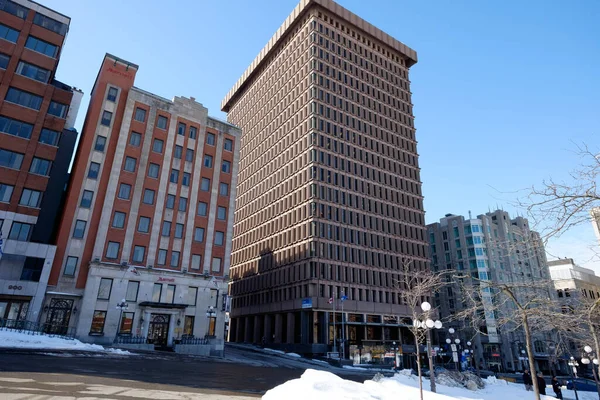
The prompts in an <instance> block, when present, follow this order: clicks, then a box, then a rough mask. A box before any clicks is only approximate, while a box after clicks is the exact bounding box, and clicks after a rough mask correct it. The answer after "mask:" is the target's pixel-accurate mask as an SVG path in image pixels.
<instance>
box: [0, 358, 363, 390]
mask: <svg viewBox="0 0 600 400" xmlns="http://www.w3.org/2000/svg"><path fill="white" fill-rule="evenodd" d="M307 368H314V369H322V370H329V371H332V372H334V369H333V368H332V367H329V366H328V365H319V364H316V363H314V364H307V363H306V362H304V361H302V360H298V359H292V358H289V357H280V356H276V355H270V354H264V353H259V352H252V351H248V350H245V349H239V348H227V349H226V358H225V359H218V358H210V357H194V356H185V355H179V354H175V353H151V354H133V355H128V356H119V355H112V354H97V353H84V352H75V353H72V352H34V351H18V350H12V351H0V393H3V395H2V399H5V398H6V397H4V393H12V394H15V395H17V394H19V390H25V389H23V388H29V389H27V391H25V392H23V393H29V395H31V394H33V393H37V392H36V391H35V390H38V391H41V392H39V393H38V394H43V393H48V395H49V396H50V395H52V396H58V395H59V394H57V393H56V390H57V389H60V390H62V391H63V392H60V393H61V394H60V395H61V396H69V397H70V398H74V399H76V398H79V397H85V398H86V399H87V398H89V397H90V395H92V394H94V395H95V394H96V392H97V391H98V393H97V394H98V395H100V394H102V396H104V397H102V396H100V397H98V398H102V399H108V398H110V399H113V398H114V399H117V398H120V397H119V394H118V393H120V392H119V390H126V389H127V390H133V389H137V390H158V391H168V392H173V393H187V392H189V393H199V394H200V393H202V394H203V395H205V396H208V394H211V393H212V394H211V395H212V396H217V395H218V396H221V395H223V396H228V397H214V398H215V399H217V398H234V397H231V396H234V395H235V396H243V397H247V396H250V397H259V396H260V395H261V394H263V393H264V392H266V391H267V390H269V389H271V388H273V387H275V386H277V385H279V384H281V383H283V382H286V381H288V380H290V379H294V378H298V377H300V375H302V373H303V372H304V370H305V369H307ZM335 373H336V374H338V375H340V376H342V377H344V378H345V379H352V380H356V381H360V382H362V381H364V380H366V379H370V378H372V375H373V374H368V373H366V374H365V373H362V372H354V371H352V372H350V371H349V372H346V371H343V370H340V369H337V371H335ZM22 379H25V380H26V381H20V380H22ZM51 382H63V384H61V385H58V384H57V385H55V386H52V387H51V389H52V390H53V392H45V391H46V390H48V385H50V383H51ZM90 385H91V386H90ZM98 385H100V386H98ZM92 386H93V387H92ZM10 387H13V388H15V387H16V388H17V389H13V390H12V391H10V390H9V388H10ZM98 387H102V388H105V389H106V387H110V388H113V389H110V390H109V389H106V390H105V391H107V392H106V393H104V392H103V390H104V389H102V390H100V389H98ZM114 388H119V389H114ZM34 389H35V390H34ZM115 390H116V392H115ZM207 390H208V391H209V392H207ZM211 390H212V391H213V392H210V391H211ZM109 392H110V393H109ZM113 392H114V393H113ZM77 393H80V395H77ZM82 393H83V394H85V396H82V395H81V394H82ZM140 393H141V392H140ZM107 395H108V396H109V397H106V396H107ZM125 397H131V396H130V395H126V396H125ZM125 397H123V398H125ZM134 397H135V396H134ZM140 397H141V398H161V399H163V398H164V399H176V400H177V399H187V398H195V397H177V396H175V397H172V396H166V397H164V396H158V397H157V396H154V395H150V394H149V392H148V393H147V392H144V394H143V395H141V396H140ZM21 398H30V397H10V399H21ZM36 398H37V397H36ZM48 398H52V397H48ZM202 398H206V399H209V398H210V397H202Z"/></svg>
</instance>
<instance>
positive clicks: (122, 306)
mask: <svg viewBox="0 0 600 400" xmlns="http://www.w3.org/2000/svg"><path fill="white" fill-rule="evenodd" d="M128 307H129V304H127V302H126V301H125V299H122V300H121V301H120V302H119V303H117V309H118V310H121V315H120V316H119V326H117V333H116V335H115V341H116V340H117V336H119V333H120V332H121V326H122V325H123V310H127V308H128Z"/></svg>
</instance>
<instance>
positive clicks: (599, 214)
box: [590, 207, 600, 243]
mask: <svg viewBox="0 0 600 400" xmlns="http://www.w3.org/2000/svg"><path fill="white" fill-rule="evenodd" d="M590 215H591V217H592V226H593V227H594V233H595V234H596V239H598V243H600V207H595V208H592V210H591V211H590Z"/></svg>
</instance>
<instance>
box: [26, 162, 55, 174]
mask: <svg viewBox="0 0 600 400" xmlns="http://www.w3.org/2000/svg"><path fill="white" fill-rule="evenodd" d="M51 167H52V161H50V160H44V159H43V158H37V157H33V160H31V167H29V172H31V173H32V174H37V175H44V176H48V175H50V168H51Z"/></svg>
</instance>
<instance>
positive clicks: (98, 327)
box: [90, 311, 106, 334]
mask: <svg viewBox="0 0 600 400" xmlns="http://www.w3.org/2000/svg"><path fill="white" fill-rule="evenodd" d="M105 320H106V311H94V316H93V317H92V326H90V334H102V333H104V321H105Z"/></svg>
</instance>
